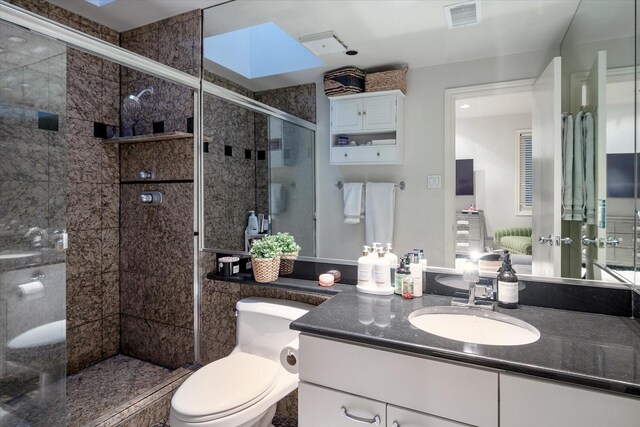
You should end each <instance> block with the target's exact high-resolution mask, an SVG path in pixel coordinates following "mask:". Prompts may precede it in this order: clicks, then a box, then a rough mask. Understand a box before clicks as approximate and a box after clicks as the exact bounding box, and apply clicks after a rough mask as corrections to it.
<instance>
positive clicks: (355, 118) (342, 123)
mask: <svg viewBox="0 0 640 427" xmlns="http://www.w3.org/2000/svg"><path fill="white" fill-rule="evenodd" d="M360 130H362V100H360V99H337V100H331V132H332V133H336V132H355V131H360Z"/></svg>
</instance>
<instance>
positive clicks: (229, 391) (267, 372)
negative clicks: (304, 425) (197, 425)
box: [171, 352, 282, 422]
mask: <svg viewBox="0 0 640 427" xmlns="http://www.w3.org/2000/svg"><path fill="white" fill-rule="evenodd" d="M281 369H282V368H281V367H280V365H279V364H278V363H276V362H275V361H273V360H269V359H265V358H263V357H260V356H255V355H253V354H249V353H242V352H236V353H233V354H231V355H229V356H227V357H225V358H223V359H220V360H217V361H216V362H213V363H210V364H208V365H206V366H204V367H202V368H200V369H199V370H198V371H196V372H195V373H194V374H193V375H191V376H190V377H189V378H188V379H187V380H186V381H185V382H184V383H183V384H182V385H181V386H180V388H178V391H176V393H175V394H174V396H173V399H172V401H171V406H172V413H173V416H175V417H176V418H177V419H179V420H182V421H184V422H205V421H212V420H216V419H219V418H223V417H226V416H229V415H231V414H234V413H236V412H239V411H241V410H243V409H245V408H247V407H249V406H251V405H253V404H254V403H256V402H257V401H259V400H261V399H262V398H263V397H264V396H266V395H267V394H269V393H270V392H271V390H273V388H274V387H275V385H276V383H277V381H276V379H277V378H278V374H279V371H280V370H281Z"/></svg>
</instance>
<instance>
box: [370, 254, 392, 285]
mask: <svg viewBox="0 0 640 427" xmlns="http://www.w3.org/2000/svg"><path fill="white" fill-rule="evenodd" d="M373 281H374V282H375V284H376V286H377V287H378V288H382V289H386V288H388V287H389V286H391V269H390V268H389V260H388V259H387V258H386V257H385V253H384V250H383V249H382V248H380V249H378V259H377V260H376V261H375V264H374V265H373Z"/></svg>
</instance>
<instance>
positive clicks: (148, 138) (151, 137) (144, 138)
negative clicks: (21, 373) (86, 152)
mask: <svg viewBox="0 0 640 427" xmlns="http://www.w3.org/2000/svg"><path fill="white" fill-rule="evenodd" d="M179 138H193V134H192V133H188V132H166V133H151V134H147V135H136V136H123V137H116V138H105V139H103V141H104V142H107V143H114V144H129V143H135V142H153V141H165V140H167V139H179Z"/></svg>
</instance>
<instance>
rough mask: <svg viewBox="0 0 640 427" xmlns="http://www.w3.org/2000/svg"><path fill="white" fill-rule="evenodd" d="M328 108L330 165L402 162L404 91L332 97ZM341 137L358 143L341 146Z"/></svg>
mask: <svg viewBox="0 0 640 427" xmlns="http://www.w3.org/2000/svg"><path fill="white" fill-rule="evenodd" d="M330 108H331V125H330V145H331V156H330V158H331V164H335V165H361V164H377V165H381V164H398V163H401V162H402V143H403V141H402V140H403V127H404V126H403V123H404V118H403V115H404V114H403V113H404V94H403V93H402V92H401V91H399V90H391V91H383V92H368V93H362V94H355V95H345V96H340V97H333V98H330ZM341 136H343V137H346V138H347V140H348V141H349V142H350V141H355V142H356V143H357V145H356V146H352V145H340V144H339V137H341ZM370 141H374V143H373V144H371V143H370ZM376 142H377V143H376Z"/></svg>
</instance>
